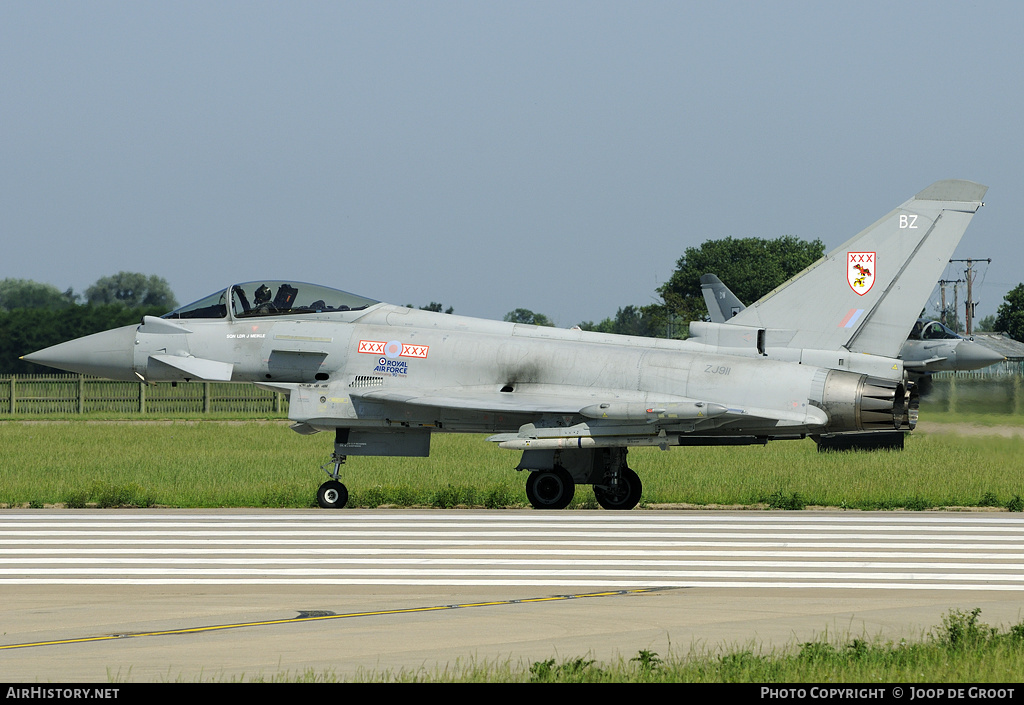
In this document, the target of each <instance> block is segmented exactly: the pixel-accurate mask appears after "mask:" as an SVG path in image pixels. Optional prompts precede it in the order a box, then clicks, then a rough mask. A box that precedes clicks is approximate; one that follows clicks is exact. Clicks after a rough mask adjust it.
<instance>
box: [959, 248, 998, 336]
mask: <svg viewBox="0 0 1024 705" xmlns="http://www.w3.org/2000/svg"><path fill="white" fill-rule="evenodd" d="M949 261H950V262H966V263H967V269H966V270H965V272H964V273H965V275H966V276H967V302H966V304H965V306H964V308H965V311H964V313H965V314H966V323H967V328H966V329H965V330H966V333H967V335H970V334H971V321H972V319H973V318H974V307H975V306H977V305H978V302H976V301H975V300H974V295H973V292H972V291H971V285H972V284H974V263H975V262H988V263H989V264H991V263H992V260H991V259H951V260H949Z"/></svg>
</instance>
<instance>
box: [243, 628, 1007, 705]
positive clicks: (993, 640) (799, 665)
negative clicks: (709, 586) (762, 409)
mask: <svg viewBox="0 0 1024 705" xmlns="http://www.w3.org/2000/svg"><path fill="white" fill-rule="evenodd" d="M980 613H981V610H980V609H979V608H975V609H973V610H970V611H967V612H965V611H962V610H951V611H949V612H948V613H947V614H946V615H945V616H944V617H943V619H942V624H941V625H938V626H936V627H933V628H932V629H931V630H929V631H928V632H927V633H926V634H924V635H922V638H921V639H920V640H917V641H909V640H905V639H904V640H901V641H898V642H893V641H883V640H880V639H871V638H867V637H860V638H851V637H845V638H842V639H829V638H827V637H821V638H819V639H816V640H814V641H809V642H804V643H800V644H794V645H791V646H789V647H784V648H779V649H776V650H772V651H769V652H763V651H761V650H759V649H757V648H756V647H753V646H751V647H749V648H739V649H737V648H733V649H727V650H708V649H701V648H696V647H691V648H690V649H689V650H688V651H685V652H681V653H669V654H665V655H661V654H658V653H657V652H654V651H650V650H642V651H639V652H638V653H637V654H636V655H635V656H633V657H631V658H625V657H620V658H619V659H617V660H614V661H611V662H598V661H596V660H594V659H591V658H589V657H588V656H573V657H568V658H561V659H555V658H550V659H546V660H543V661H534V662H533V663H529V664H524V663H522V662H513V661H511V660H506V661H493V662H489V661H484V662H477V661H475V660H472V659H471V660H468V661H466V662H457V663H455V664H449V665H447V666H445V667H444V668H442V669H439V670H433V671H431V670H428V669H426V668H419V669H407V668H402V669H397V670H384V671H362V672H359V673H357V674H356V675H355V677H352V676H345V677H340V676H338V674H336V673H334V672H331V671H324V672H317V671H315V670H308V671H305V672H302V673H295V674H292V673H284V674H278V675H275V676H272V677H269V678H265V677H255V678H250V679H246V680H258V681H265V680H269V681H275V682H296V681H298V682H339V681H341V680H355V681H359V682H372V683H385V682H387V683H394V682H404V683H411V682H415V683H427V682H434V683H438V682H444V683H450V682H488V683H499V682H500V683H522V682H536V683H625V682H628V683H757V684H819V685H822V686H823V687H826V688H827V687H829V686H831V685H833V684H837V683H857V684H861V686H860V687H865V688H871V689H877V690H883V689H884V690H885V692H886V695H887V696H888V694H889V693H890V690H889V688H888V687H886V686H885V684H889V683H894V684H911V683H925V684H946V683H957V684H964V683H971V684H977V683H999V684H1015V683H1020V682H1021V680H1022V679H1024V623H1020V624H1017V625H1014V626H1011V627H1010V628H1009V629H1001V628H998V627H991V626H989V625H987V624H984V623H983V622H981V621H980V619H979V617H980ZM963 687H964V692H965V694H966V691H967V686H963ZM986 691H987V689H986ZM812 697H813V696H812ZM822 697H824V696H822ZM873 697H880V696H879V695H877V694H876V695H875V696H873ZM990 697H994V694H993V695H991V696H990ZM906 699H908V700H909V699H910V696H909V693H907V694H906Z"/></svg>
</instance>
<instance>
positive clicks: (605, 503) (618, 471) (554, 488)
mask: <svg viewBox="0 0 1024 705" xmlns="http://www.w3.org/2000/svg"><path fill="white" fill-rule="evenodd" d="M531 453H534V454H532V455H531ZM519 469H520V470H527V469H528V470H530V474H529V476H528V477H527V478H526V498H527V499H529V500H530V504H531V505H533V508H534V509H565V508H566V507H568V506H569V503H570V502H572V499H573V497H574V496H575V494H576V485H577V484H590V485H593V486H594V498H595V499H596V500H597V503H598V504H599V505H601V506H602V507H603V508H605V509H632V508H633V507H635V506H636V505H637V504H639V503H640V496H641V494H642V492H643V485H642V483H641V482H640V477H639V476H638V475H637V474H636V473H635V472H633V470H632V469H631V468H629V467H628V466H627V465H626V449H625V448H600V449H586V450H578V451H557V452H547V451H526V452H524V453H523V460H522V462H521V463H520V464H519Z"/></svg>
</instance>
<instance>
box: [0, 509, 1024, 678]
mask: <svg viewBox="0 0 1024 705" xmlns="http://www.w3.org/2000/svg"><path fill="white" fill-rule="evenodd" d="M1022 531H1024V518H1022V517H1020V516H1017V515H1010V514H1007V513H1002V514H943V513H931V512H929V513H877V514H876V513H861V512H845V513H832V514H825V513H812V512H799V513H783V512H734V513H733V512H640V511H634V512H624V513H613V512H562V513H544V512H533V511H523V512H467V511H453V512H447V511H424V512H399V511H388V510H376V511H367V512H363V511H356V510H342V511H339V512H323V511H308V512H305V511H295V512H291V511H287V512H283V511H279V510H266V511H262V510H245V511H231V512H224V511H218V512H212V511H201V512H191V511H174V512H168V511H165V510H159V511H157V510H150V511H139V512H119V511H102V512H101V511H97V510H92V511H90V510H83V511H80V512H74V511H52V512H51V511H45V512H43V511H35V512H32V511H24V512H21V511H18V512H14V511H12V512H5V513H4V514H3V515H2V516H0V558H2V559H3V560H2V562H0V563H2V567H0V586H2V590H3V595H4V599H3V601H2V603H0V623H2V625H3V626H2V629H0V632H2V633H0V680H4V681H14V682H36V681H40V682H42V681H50V682H71V681H74V682H87V681H88V682H96V681H110V680H120V681H176V680H184V681H192V680H232V679H250V678H255V677H263V678H268V679H269V678H274V677H276V676H280V675H282V674H286V675H291V676H297V675H299V674H302V673H306V672H309V671H312V672H314V673H326V674H333V675H334V676H336V677H338V678H353V677H359V675H360V674H361V673H365V672H367V671H378V672H380V671H391V672H397V671H400V670H406V671H418V670H420V669H425V670H426V671H428V672H434V671H441V670H443V669H445V668H449V669H453V668H457V667H459V666H461V665H465V664H467V663H471V662H476V663H481V662H485V661H486V662H489V663H494V662H500V663H505V662H508V663H511V664H512V665H514V666H521V667H522V668H524V669H525V668H528V667H529V665H530V664H531V663H533V662H534V661H539V660H545V659H548V658H555V659H562V658H565V659H570V658H575V657H581V656H582V657H586V658H591V659H597V660H599V661H611V660H614V659H617V658H620V657H621V658H623V659H629V658H632V657H634V656H636V655H637V652H638V651H640V650H650V651H654V652H657V653H658V654H659V655H661V656H665V655H666V654H668V653H670V652H671V653H675V654H679V653H686V652H688V651H690V650H691V649H697V650H702V651H703V650H719V649H731V648H742V649H750V648H753V649H755V650H756V649H761V648H763V649H770V648H776V647H778V648H782V647H785V646H792V645H796V644H799V643H802V642H805V641H808V640H811V639H814V638H818V637H821V636H824V635H827V636H828V637H830V638H841V639H845V638H855V637H856V638H869V639H870V638H875V637H880V638H884V639H893V640H898V639H901V638H908V639H920V638H922V636H924V634H925V632H926V631H927V630H928V629H930V628H932V627H935V626H937V625H940V624H941V621H942V617H943V616H944V615H945V614H947V613H948V612H949V610H951V609H961V610H965V611H966V610H970V609H973V608H975V607H978V608H981V610H982V613H981V620H982V621H984V622H986V623H988V624H991V625H1002V626H1009V625H1012V624H1017V623H1019V622H1021V621H1022V618H1024V615H1022V610H1021V605H1022V604H1024V603H1022V598H1024V561H1021V560H1020V558H1021V557H1020V555H1019V553H1020V552H1019V551H1018V550H1017V546H1019V544H1020V533H1021V532H1022Z"/></svg>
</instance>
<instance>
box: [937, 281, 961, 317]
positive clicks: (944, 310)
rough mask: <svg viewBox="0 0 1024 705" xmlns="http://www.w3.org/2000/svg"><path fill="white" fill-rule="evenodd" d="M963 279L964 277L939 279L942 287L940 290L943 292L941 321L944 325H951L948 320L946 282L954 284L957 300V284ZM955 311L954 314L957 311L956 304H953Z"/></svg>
mask: <svg viewBox="0 0 1024 705" xmlns="http://www.w3.org/2000/svg"><path fill="white" fill-rule="evenodd" d="M962 281H963V279H940V280H939V287H940V291H941V292H942V308H940V309H939V322H940V323H942V325H944V326H945V325H949V324H948V323H947V322H946V311H947V310H948V309H947V308H946V284H952V285H953V291H954V297H953V298H954V300H955V299H956V295H955V292H956V285H957V284H959V283H960V282H962ZM953 312H954V314H955V313H956V304H954V305H953Z"/></svg>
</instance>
